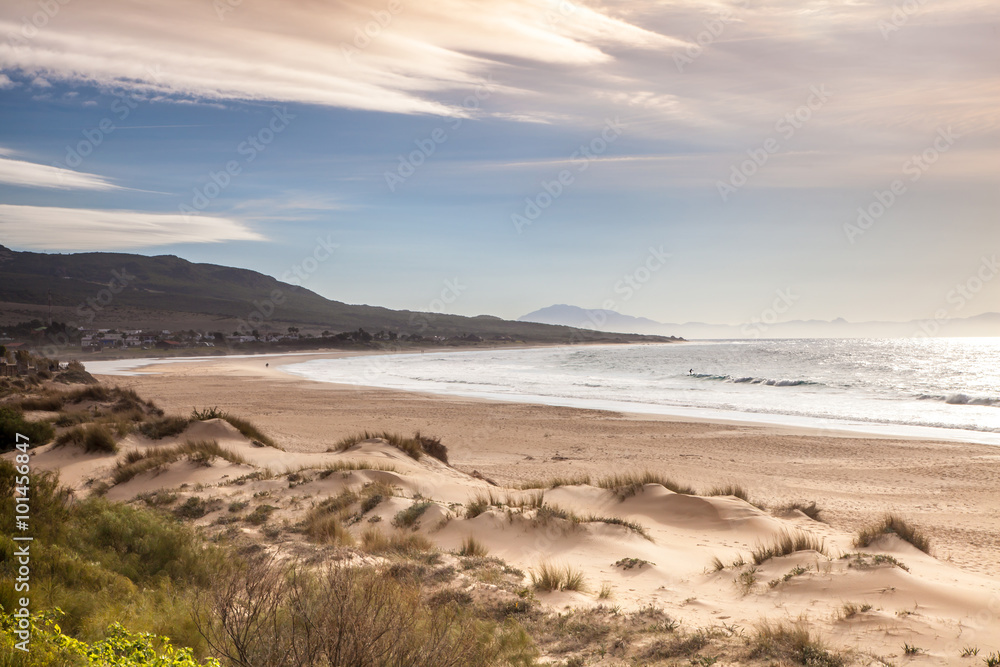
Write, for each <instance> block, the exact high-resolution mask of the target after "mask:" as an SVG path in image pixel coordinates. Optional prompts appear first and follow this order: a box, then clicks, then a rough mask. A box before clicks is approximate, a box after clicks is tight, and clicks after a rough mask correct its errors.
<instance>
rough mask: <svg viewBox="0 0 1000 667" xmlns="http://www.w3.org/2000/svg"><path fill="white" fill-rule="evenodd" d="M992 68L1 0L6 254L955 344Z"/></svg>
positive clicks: (986, 194)
mask: <svg viewBox="0 0 1000 667" xmlns="http://www.w3.org/2000/svg"><path fill="white" fill-rule="evenodd" d="M998 63H1000V5H998V4H997V3H996V2H995V1H992V0H953V1H949V2H931V1H926V0H905V2H895V3H894V2H892V1H888V0H886V1H873V2H865V1H863V0H854V1H850V0H849V1H847V2H844V1H842V0H841V1H837V2H833V1H832V0H831V1H827V0H778V1H775V2H758V1H757V0H746V1H742V0H741V1H739V2H732V3H731V2H688V1H684V0H681V1H679V2H652V1H649V0H635V1H621V2H615V1H610V2H568V1H559V0H489V1H487V0H480V1H471V0H359V1H357V2H337V1H332V0H308V1H307V0H211V1H210V0H197V1H195V0H148V1H145V2H134V1H127V0H32V1H28V0H5V2H3V3H2V5H0V114H2V119H3V122H2V123H0V244H3V245H5V246H8V247H10V248H13V249H15V250H32V251H41V252H82V251H122V252H134V253H140V254H145V255H163V254H171V255H178V256H180V257H183V258H185V259H189V260H191V261H195V262H211V263H216V264H223V265H230V266H238V267H242V268H249V269H253V270H256V271H260V272H262V273H266V274H269V275H272V276H275V277H276V278H279V279H282V280H286V281H288V282H293V283H295V284H301V285H303V286H305V287H308V288H309V289H312V290H314V291H316V292H318V293H320V294H322V295H323V296H326V297H328V298H331V299H336V300H339V301H345V302H348V303H367V304H372V305H381V306H387V307H390V308H398V309H410V310H421V311H428V310H430V311H444V312H452V313H457V314H462V315H479V314H492V315H497V316H500V317H505V318H517V317H519V316H521V315H523V314H526V313H528V312H530V311H533V310H535V309H538V308H541V307H544V306H548V305H552V304H556V303H568V304H573V305H577V306H582V307H586V308H608V309H613V310H617V311H619V312H621V313H623V314H627V315H633V316H641V317H647V318H650V319H653V320H657V321H661V322H689V321H701V322H712V323H727V324H740V323H742V322H748V321H751V320H752V319H753V318H754V317H759V316H760V314H761V313H764V312H773V310H774V308H775V304H776V303H780V304H782V306H781V308H779V309H778V310H780V312H781V316H780V317H781V320H800V319H824V320H831V319H834V318H838V317H843V318H846V319H848V320H851V321H864V320H909V319H920V318H930V317H934V316H935V314H937V315H941V314H942V313H944V314H945V315H946V316H947V317H967V316H972V315H976V314H979V313H983V312H990V311H1000V279H997V278H996V276H997V274H998V273H1000V267H998V266H997V254H1000V225H998V213H1000V187H998V186H1000V170H998V167H1000V159H998V158H1000V142H998V138H1000V125H998V117H1000V67H998ZM109 279H110V277H109Z"/></svg>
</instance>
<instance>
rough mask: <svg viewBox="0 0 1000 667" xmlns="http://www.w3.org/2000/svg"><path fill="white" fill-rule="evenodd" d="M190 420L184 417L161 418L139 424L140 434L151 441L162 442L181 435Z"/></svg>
mask: <svg viewBox="0 0 1000 667" xmlns="http://www.w3.org/2000/svg"><path fill="white" fill-rule="evenodd" d="M190 423H191V422H190V420H187V419H184V418H183V417H160V418H159V419H154V420H152V421H148V422H143V423H142V424H139V433H142V434H143V435H144V436H146V437H147V438H149V439H150V440H162V439H163V438H169V437H172V436H175V435H180V434H181V433H183V432H184V429H186V428H187V427H188V424H190Z"/></svg>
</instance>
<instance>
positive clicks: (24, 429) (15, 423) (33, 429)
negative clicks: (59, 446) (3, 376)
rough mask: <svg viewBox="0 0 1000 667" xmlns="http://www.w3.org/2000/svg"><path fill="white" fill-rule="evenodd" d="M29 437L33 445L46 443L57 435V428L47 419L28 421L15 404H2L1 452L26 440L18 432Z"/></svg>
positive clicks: (0, 419)
mask: <svg viewBox="0 0 1000 667" xmlns="http://www.w3.org/2000/svg"><path fill="white" fill-rule="evenodd" d="M18 433H20V434H21V435H22V436H26V437H27V438H28V442H29V443H30V445H31V446H32V447H38V446H39V445H44V444H46V443H47V442H49V441H50V440H52V438H53V437H55V434H56V432H55V429H54V428H52V424H50V423H49V422H47V421H28V420H27V419H25V418H24V412H23V411H22V410H21V409H20V408H18V407H16V406H14V405H2V406H0V452H7V451H10V450H12V449H13V448H14V445H15V443H17V442H24V438H20V439H19V438H18V437H17V434H18Z"/></svg>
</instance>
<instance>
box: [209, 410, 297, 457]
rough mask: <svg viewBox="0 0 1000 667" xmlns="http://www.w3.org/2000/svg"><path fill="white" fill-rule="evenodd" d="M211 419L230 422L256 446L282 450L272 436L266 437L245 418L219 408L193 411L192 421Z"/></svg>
mask: <svg viewBox="0 0 1000 667" xmlns="http://www.w3.org/2000/svg"><path fill="white" fill-rule="evenodd" d="M209 419H224V420H225V421H227V422H229V423H230V424H231V425H232V427H233V428H235V429H236V430H237V431H239V432H240V433H241V434H242V435H243V437H244V438H246V439H247V440H249V441H250V442H252V443H254V444H255V445H258V446H261V447H273V448H275V449H281V447H279V446H278V443H276V442H275V441H274V440H273V439H272V438H271V437H270V436H268V435H266V434H265V433H264V432H263V431H261V430H260V429H259V428H257V426H255V425H254V424H253V422H251V421H249V420H247V419H244V418H243V417H237V416H236V415H232V414H229V413H228V412H225V411H223V410H219V408H203V409H201V410H198V409H197V408H195V409H194V410H192V411H191V420H192V421H207V420H209Z"/></svg>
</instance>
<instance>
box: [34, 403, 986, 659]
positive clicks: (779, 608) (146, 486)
mask: <svg viewBox="0 0 1000 667" xmlns="http://www.w3.org/2000/svg"><path fill="white" fill-rule="evenodd" d="M190 439H212V440H216V441H217V442H218V443H219V444H220V445H222V446H223V447H224V448H226V449H227V450H229V451H231V452H232V453H234V454H236V455H238V456H239V457H242V458H243V459H245V460H246V462H247V463H231V462H229V461H225V460H221V459H215V460H213V461H211V463H210V464H208V465H205V464H204V463H195V462H192V461H189V460H184V459H180V460H177V461H173V462H171V463H169V464H167V465H164V466H162V467H161V468H158V469H156V470H154V471H150V472H146V473H143V474H141V475H137V476H136V477H134V478H132V479H131V480H129V481H127V482H125V483H123V484H118V485H112V486H111V488H110V489H109V490H108V491H107V494H106V495H107V497H108V498H110V499H113V500H123V501H129V500H133V499H135V498H136V497H138V496H140V495H141V494H148V493H150V492H153V491H157V490H164V491H167V490H169V491H171V492H172V493H174V494H176V495H177V497H176V499H174V500H173V501H172V502H171V503H170V504H171V506H173V507H179V506H183V505H184V503H186V502H188V499H190V498H197V499H200V500H201V501H204V508H205V509H206V512H205V514H204V516H201V517H199V518H197V519H196V522H197V523H198V524H199V525H201V526H203V527H204V528H205V530H207V531H209V532H222V531H224V530H227V529H229V530H232V528H231V527H232V526H238V528H237V530H239V531H241V532H242V533H244V534H245V535H247V536H252V537H253V538H254V539H257V540H260V541H262V542H263V543H265V544H268V545H270V548H274V549H282V550H288V549H293V548H295V547H294V545H296V544H299V545H301V546H305V545H306V544H307V543H308V540H307V539H306V538H305V537H304V536H303V535H301V534H299V533H297V532H295V531H294V530H290V529H289V528H290V527H292V526H294V525H295V524H297V523H299V522H301V521H302V520H303V518H304V516H305V515H306V513H307V512H308V511H309V510H310V509H312V508H314V507H316V506H318V505H319V504H320V503H322V502H323V501H327V500H329V499H331V498H335V497H337V496H338V494H341V493H342V492H344V491H345V490H351V491H356V492H357V491H362V490H363V489H364V488H365V487H366V485H370V484H372V483H375V482H381V483H385V484H389V485H391V486H392V487H393V494H394V495H393V496H392V497H391V498H387V499H385V500H384V501H383V502H380V503H379V504H377V506H375V507H374V508H372V509H371V510H370V511H368V512H364V513H360V514H358V515H357V518H356V519H352V520H351V521H349V522H345V523H347V524H348V525H347V530H348V531H349V532H350V533H351V534H352V535H353V538H354V540H355V541H359V540H361V537H362V534H363V533H364V532H365V531H368V530H372V529H373V528H374V529H378V530H381V531H383V532H385V533H388V534H393V533H396V534H414V533H415V534H419V535H423V536H424V537H426V538H427V539H429V540H430V541H431V542H432V543H433V544H434V545H436V546H437V547H439V548H441V549H443V550H445V551H452V552H456V551H458V550H459V549H460V548H461V547H462V544H463V541H464V540H466V539H467V538H469V537H470V536H471V537H474V538H475V540H477V541H478V542H479V543H480V544H481V545H483V546H484V547H485V548H486V549H487V550H488V552H489V553H490V555H493V556H497V557H499V558H501V559H503V560H504V561H506V562H507V563H509V564H510V565H511V566H513V567H516V568H519V569H521V570H523V571H525V572H526V573H528V574H529V576H530V573H531V572H537V571H538V570H539V568H540V567H542V566H543V565H551V566H554V567H564V566H570V567H572V568H573V569H574V570H576V571H578V572H579V573H580V574H581V575H582V577H583V580H584V584H585V585H584V587H583V589H582V590H579V591H552V592H543V591H537V592H536V595H537V598H538V599H539V600H540V601H541V602H542V603H543V604H545V605H548V606H549V607H550V608H552V609H554V610H556V609H565V608H566V607H567V606H569V607H573V608H577V609H586V608H592V607H596V606H598V605H607V604H613V605H617V606H620V607H621V608H622V609H623V610H626V611H628V610H638V609H641V608H644V607H647V606H648V605H656V606H657V607H661V608H663V609H665V610H668V612H669V613H670V614H671V616H672V617H673V618H675V619H677V620H679V621H680V622H681V624H682V625H683V626H684V627H687V628H705V627H711V626H716V625H720V624H721V625H723V626H729V627H734V628H739V627H742V628H750V627H753V626H754V625H755V624H758V623H760V622H761V621H762V620H763V619H779V620H786V621H787V620H791V621H794V620H798V619H807V620H808V623H809V625H810V627H811V628H813V629H814V630H818V631H819V633H820V634H821V635H822V636H823V637H824V638H825V639H826V640H827V641H828V643H830V644H831V645H833V646H837V647H840V648H848V649H854V650H855V651H858V652H859V654H860V653H863V654H864V655H867V656H869V658H868V659H869V660H874V659H875V658H874V657H872V656H881V658H883V659H884V660H886V661H889V660H890V659H891V658H893V657H900V654H901V648H902V646H903V645H904V644H912V645H915V646H918V647H919V648H920V649H921V652H920V653H919V654H918V655H917V656H915V657H914V658H912V660H914V661H918V662H923V663H927V664H955V665H962V664H969V663H968V661H967V660H966V661H964V662H963V659H961V658H960V657H958V656H959V652H960V649H961V647H962V646H969V645H974V646H977V647H979V648H980V650H981V651H985V652H988V651H991V650H997V649H1000V621H998V614H997V611H998V609H1000V598H998V591H1000V579H997V578H995V577H988V576H984V575H981V574H975V573H970V572H967V571H963V570H961V569H959V568H957V567H955V566H953V565H950V564H948V563H945V562H942V561H940V560H938V559H936V558H933V557H932V556H929V555H927V554H924V553H923V552H921V551H919V550H917V549H915V548H914V547H912V546H911V545H909V544H908V543H905V542H903V541H902V540H900V539H898V538H896V537H894V536H885V537H883V538H881V539H880V540H878V541H877V543H876V544H873V545H871V546H870V547H869V548H865V549H856V548H854V547H853V546H852V539H853V535H852V534H851V533H849V532H845V531H843V530H839V529H836V528H834V527H832V526H830V525H828V524H825V523H821V522H817V521H813V520H811V519H809V518H807V517H806V516H805V515H803V514H801V513H799V512H793V513H790V514H784V515H781V516H776V515H773V514H771V513H769V512H767V511H765V510H762V509H759V508H758V507H755V506H754V505H751V504H750V503H748V502H746V501H744V500H741V499H739V498H736V497H732V496H718V497H701V496H693V495H684V494H678V493H674V492H673V491H670V490H668V489H666V488H664V487H663V486H661V485H658V484H646V485H644V486H641V487H640V488H639V489H638V490H637V492H636V493H635V494H634V495H632V496H630V497H628V498H625V499H622V498H621V497H620V496H619V495H617V494H616V493H615V492H613V491H612V490H608V489H604V488H600V487H599V486H596V485H590V484H576V485H568V486H559V487H557V488H554V489H539V490H519V489H516V488H509V487H498V486H494V485H492V484H490V483H488V482H486V481H484V480H481V479H477V478H475V477H473V476H472V475H470V474H466V473H464V472H461V471H459V470H457V469H455V468H453V467H451V466H448V465H446V464H445V463H443V462H441V461H438V460H436V459H434V458H432V457H430V456H426V455H425V456H423V457H421V459H420V460H414V459H413V458H411V457H410V456H408V455H407V454H405V453H404V452H402V451H400V450H399V449H396V448H395V447H393V446H391V445H390V444H389V443H387V442H385V441H384V440H379V439H371V440H367V441H363V442H360V443H358V444H357V445H355V446H353V447H351V448H349V449H348V450H346V451H344V452H284V451H281V450H277V449H273V448H269V447H258V446H254V445H253V444H251V442H250V441H249V440H248V439H247V438H245V437H243V436H242V435H241V434H240V433H239V432H238V431H237V430H236V429H234V428H233V427H232V426H230V425H229V424H228V423H226V422H225V421H222V420H218V419H216V420H209V421H205V422H196V423H194V424H192V425H191V426H190V427H189V428H188V429H187V430H186V431H185V432H184V433H183V434H181V435H179V436H176V437H174V438H171V439H164V440H161V441H150V440H148V439H146V438H142V437H136V436H129V437H128V438H126V439H125V440H123V441H122V443H121V450H122V451H121V452H120V453H119V454H117V455H82V454H80V453H78V452H77V451H75V450H74V449H73V448H72V447H63V448H58V447H53V446H47V447H43V448H40V449H39V450H38V451H37V454H36V456H35V457H34V465H35V466H36V467H37V468H43V469H44V468H48V469H58V470H59V471H60V472H61V475H62V478H63V480H64V481H65V482H67V483H68V484H69V485H71V486H73V487H75V488H76V489H78V491H79V492H81V493H83V492H85V490H86V488H87V487H92V486H93V485H94V484H95V483H96V482H95V480H105V481H107V482H110V481H111V477H110V475H111V473H112V471H113V470H114V466H115V462H116V461H118V460H120V459H121V457H122V456H124V455H126V454H128V453H129V452H149V451H156V450H163V449H164V448H169V447H172V446H175V445H177V444H179V443H181V442H183V441H186V440H190ZM352 467H353V468H360V469H357V470H351V469H349V468H352ZM378 468H381V469H378ZM477 499H480V500H485V502H487V503H491V504H489V505H488V506H487V507H485V508H482V511H481V513H479V514H477V515H475V516H471V514H470V513H469V507H470V505H472V504H473V503H474V502H475V501H476V500H477ZM424 503H427V506H426V508H425V509H424V510H423V511H422V513H420V515H419V518H418V519H417V520H416V522H415V524H414V526H413V527H412V528H411V527H401V528H397V527H393V524H394V522H398V520H399V516H400V513H404V512H406V511H407V510H409V509H410V508H411V507H413V506H414V505H417V504H424ZM231 506H239V507H241V510H240V513H239V514H235V513H234V512H232V511H231V510H230V507H231ZM259 506H266V507H267V508H271V509H269V512H270V513H269V514H268V516H267V519H266V521H265V522H262V524H261V525H253V524H252V523H247V522H239V523H234V522H233V519H234V518H235V517H237V516H239V517H240V518H243V517H245V516H246V515H247V513H251V512H253V511H254V510H255V508H256V507H259ZM608 519H610V520H621V521H623V522H635V525H634V526H631V527H630V526H629V525H620V524H619V523H608V522H605V521H606V520H608ZM268 526H270V527H276V526H284V529H283V530H280V531H279V532H280V535H279V536H275V534H274V532H273V529H272V532H271V533H270V534H269V535H267V534H265V533H267V527H268ZM639 530H642V531H644V533H645V535H644V534H642V533H640V532H638V531H639ZM799 532H801V533H808V534H810V535H813V536H815V537H816V538H817V539H818V540H821V541H822V544H823V547H824V549H823V553H820V552H819V551H816V550H806V551H798V552H795V553H792V554H790V555H786V556H780V557H774V558H771V559H768V560H766V561H765V562H763V563H761V564H759V565H757V566H754V565H752V564H751V563H752V561H751V552H752V551H753V550H754V549H755V548H756V547H758V546H759V545H762V544H763V545H766V544H768V543H769V542H770V541H771V540H773V539H774V538H775V537H778V536H780V535H782V534H783V533H799ZM848 554H854V555H851V556H848ZM858 554H865V556H859V555H858ZM876 554H883V555H888V556H892V557H893V558H894V559H895V561H889V562H881V563H878V562H876V561H875V559H874V556H875V555H876ZM715 558H719V559H721V560H722V561H723V563H724V564H725V565H726V567H724V568H723V569H721V570H718V571H715V569H714V567H713V559H715ZM630 561H631V562H632V563H633V564H632V565H631V566H629V562H630ZM734 562H737V563H743V564H737V565H733V563H734ZM897 563H898V564H897ZM904 567H905V568H908V571H907V570H906V569H903V568H904ZM529 576H526V577H525V582H524V583H525V585H526V586H530V579H529ZM845 605H846V606H845ZM908 659H909V658H908Z"/></svg>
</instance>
